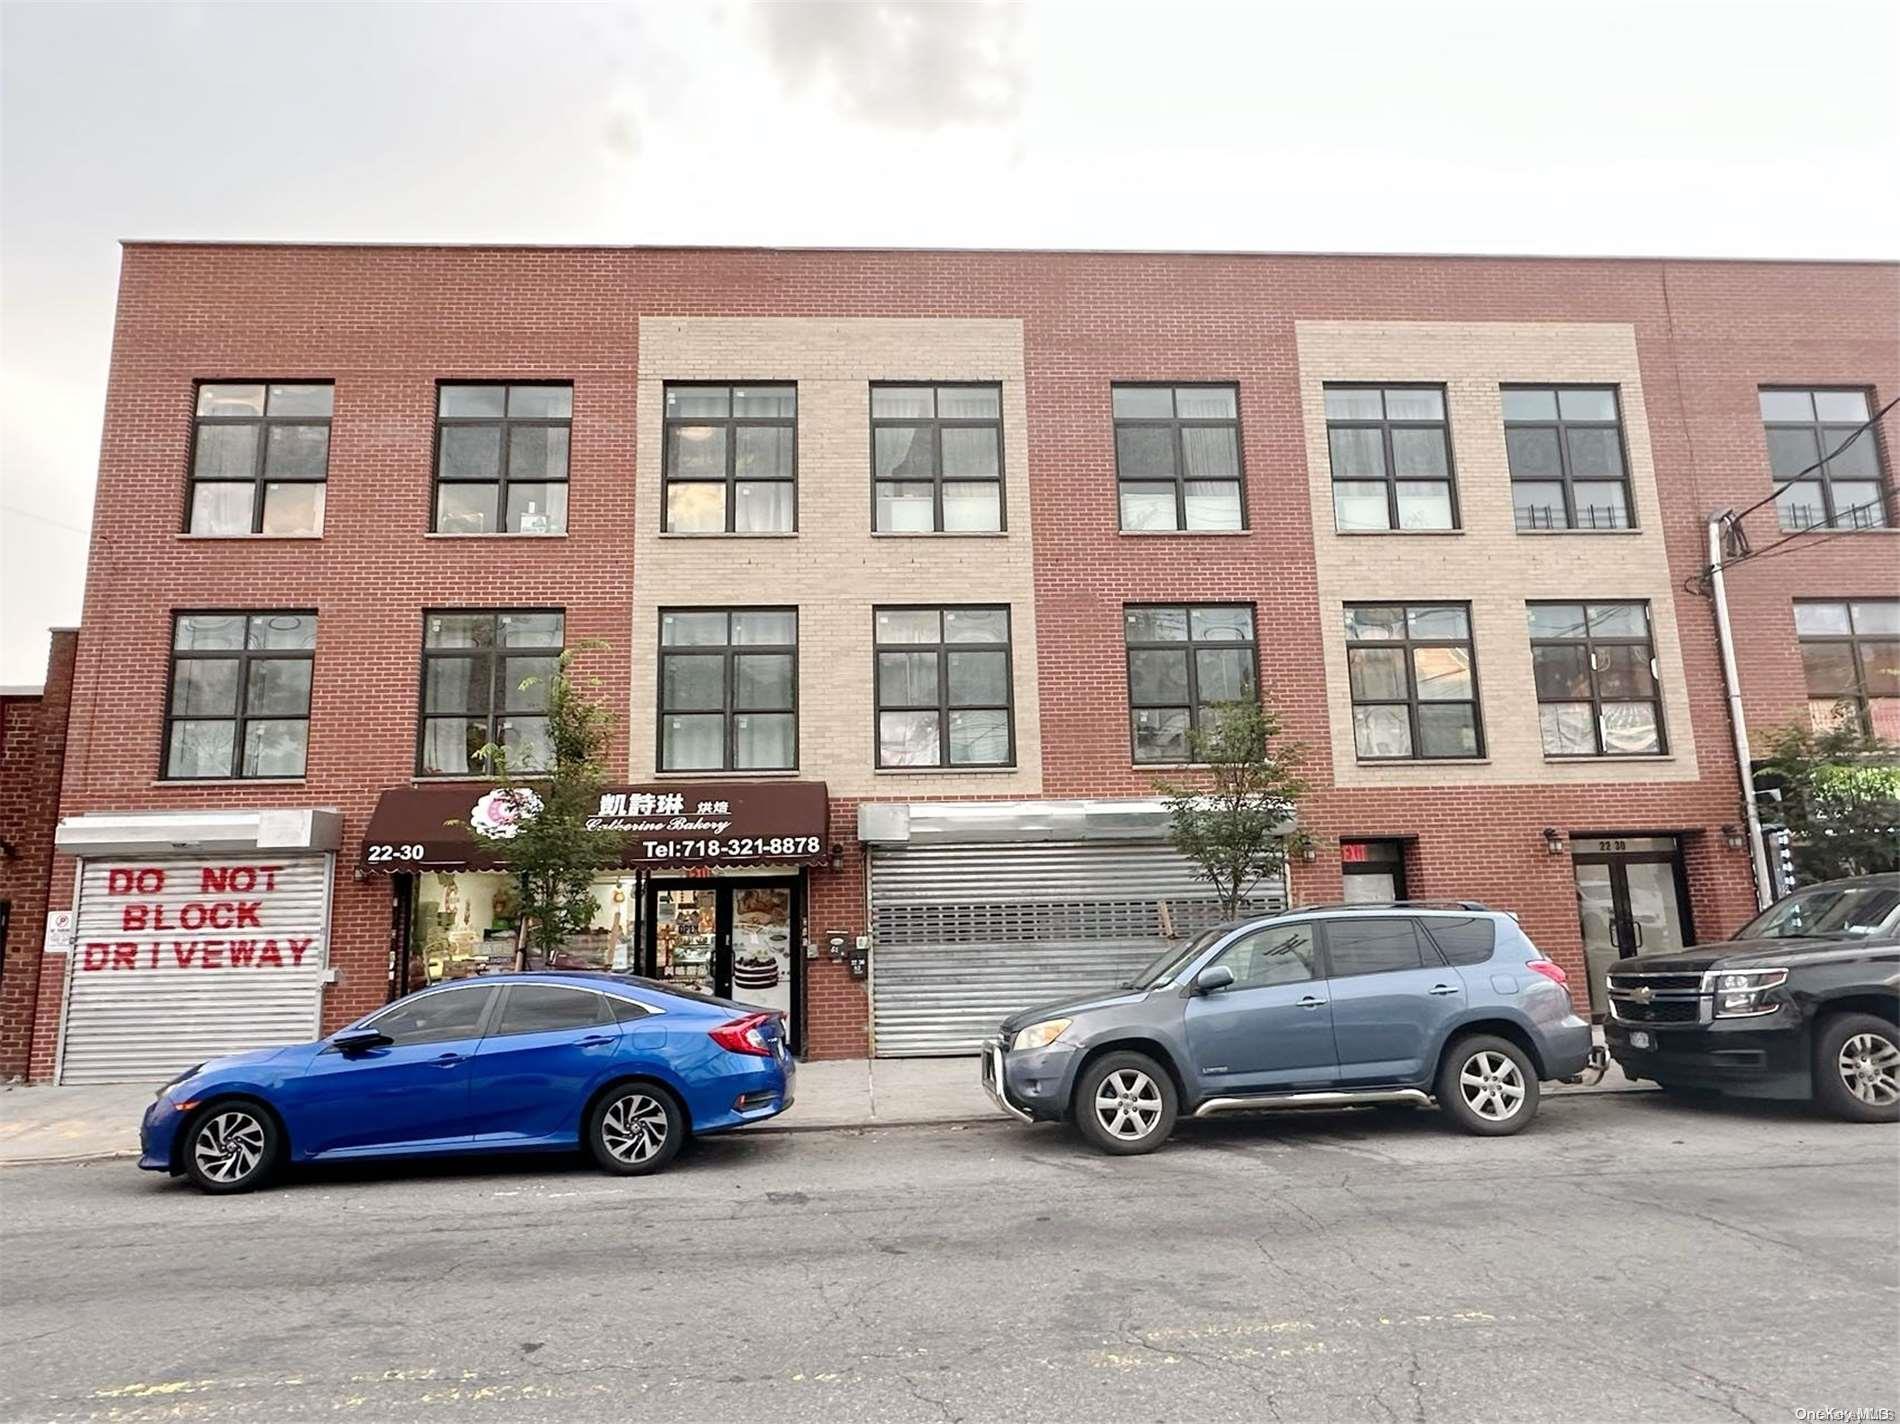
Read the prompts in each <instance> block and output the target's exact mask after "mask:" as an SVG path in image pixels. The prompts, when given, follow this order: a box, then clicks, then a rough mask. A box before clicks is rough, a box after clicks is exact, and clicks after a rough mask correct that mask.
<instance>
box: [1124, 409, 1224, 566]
mask: <svg viewBox="0 0 1900 1424" xmlns="http://www.w3.org/2000/svg"><path fill="white" fill-rule="evenodd" d="M1110 399H1111V402H1112V404H1113V408H1114V416H1115V483H1116V486H1117V490H1118V493H1119V496H1120V500H1121V527H1122V528H1123V529H1129V530H1144V531H1146V530H1167V529H1174V530H1187V531H1190V532H1192V531H1198V530H1208V529H1245V528H1246V527H1247V514H1246V501H1245V500H1244V499H1243V498H1242V496H1241V473H1240V389H1239V387H1237V386H1233V385H1197V386H1155V385H1118V386H1115V387H1113V388H1111V390H1110Z"/></svg>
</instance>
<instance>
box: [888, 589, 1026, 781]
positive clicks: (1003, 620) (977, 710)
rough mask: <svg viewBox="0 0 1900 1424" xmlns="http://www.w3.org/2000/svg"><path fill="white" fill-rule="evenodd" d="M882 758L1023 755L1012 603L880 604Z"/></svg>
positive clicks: (909, 760) (898, 761) (893, 762)
mask: <svg viewBox="0 0 1900 1424" xmlns="http://www.w3.org/2000/svg"><path fill="white" fill-rule="evenodd" d="M872 616H873V624H874V628H875V632H876V644H877V648H876V657H877V764H878V765H879V766H880V767H919V766H1010V765H1013V764H1014V763H1015V760H1016V745H1015V730H1014V727H1013V718H1012V713H1013V709H1014V707H1015V701H1014V696H1013V692H1012V687H1011V680H1010V644H1009V609H1007V608H879V609H876V610H874V612H873V615H872Z"/></svg>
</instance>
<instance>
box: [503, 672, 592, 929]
mask: <svg viewBox="0 0 1900 1424" xmlns="http://www.w3.org/2000/svg"><path fill="white" fill-rule="evenodd" d="M596 646H598V645H597V644H589V643H582V644H580V645H578V646H576V647H573V648H569V649H568V650H567V651H565V652H563V653H562V654H561V659H560V664H559V667H558V669H557V670H556V672H555V674H554V676H553V678H552V679H551V680H550V681H549V684H548V739H549V743H550V747H551V751H552V756H553V764H552V765H551V766H549V767H548V768H547V769H545V770H537V771H534V772H531V773H528V774H527V775H525V776H523V777H522V778H520V779H519V780H517V779H516V778H515V777H514V776H513V775H512V774H511V773H510V771H509V769H508V754H507V752H506V750H505V749H504V748H501V747H497V746H489V747H485V748H483V753H482V754H483V757H484V759H485V760H486V761H487V762H488V764H489V766H490V769H491V770H492V771H493V773H494V776H495V779H496V781H497V782H498V783H499V784H500V785H501V786H504V787H511V786H517V785H531V786H532V787H533V789H534V791H535V794H536V795H538V796H539V797H540V798H541V810H540V813H539V814H538V815H536V816H535V817H534V818H533V819H531V820H528V821H524V822H523V823H522V825H521V829H520V830H519V831H518V832H517V833H516V834H515V836H514V837H513V839H511V840H510V841H509V842H508V850H507V853H508V869H509V871H510V872H511V873H512V874H513V876H514V878H515V885H516V888H517V890H518V891H519V894H520V898H521V923H522V928H523V934H524V945H525V946H527V947H532V948H533V949H534V950H536V951H538V952H539V953H540V954H541V955H542V956H543V957H544V958H545V957H546V956H548V955H549V954H551V953H553V952H554V951H555V950H558V949H559V948H560V947H561V945H562V943H563V941H565V940H566V939H567V937H568V936H569V935H574V934H583V933H585V932H586V931H588V930H589V929H591V928H592V927H593V921H594V914H595V905H594V891H593V886H594V878H595V876H596V875H597V874H598V873H599V872H600V871H602V870H606V869H610V868H612V867H614V866H616V865H618V864H619V861H620V852H621V849H622V842H623V840H624V839H625V838H624V837H623V836H621V835H620V834H618V833H616V832H612V831H597V830H592V829H590V828H589V827H588V825H587V821H588V818H589V817H590V816H592V815H593V814H594V813H595V811H596V810H597V809H598V808H599V806H600V788H601V784H602V781H603V779H604V776H605V770H604V767H603V764H602V763H603V759H604V758H605V756H606V753H607V746H608V743H609V741H610V739H611V737H612V733H613V725H614V716H613V713H612V712H610V711H609V710H608V709H607V708H606V706H605V705H604V704H603V703H602V702H601V701H600V700H599V679H598V678H596V677H593V676H591V675H590V676H587V677H581V676H579V675H578V674H577V673H576V671H575V667H574V662H575V658H576V656H577V655H578V654H580V653H583V652H586V651H590V650H591V649H592V648H593V647H596Z"/></svg>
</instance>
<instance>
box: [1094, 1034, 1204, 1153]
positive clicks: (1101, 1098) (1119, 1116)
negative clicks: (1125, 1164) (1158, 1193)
mask: <svg viewBox="0 0 1900 1424" xmlns="http://www.w3.org/2000/svg"><path fill="white" fill-rule="evenodd" d="M1071 1106H1072V1108H1073V1111H1074V1115H1075V1125H1076V1127H1077V1128H1079V1129H1080V1130H1081V1133H1082V1135H1083V1136H1084V1137H1086V1138H1087V1139H1088V1140H1089V1141H1090V1142H1091V1143H1092V1144H1094V1145H1095V1146H1096V1147H1099V1148H1101V1150H1102V1151H1104V1152H1107V1153H1110V1154H1112V1155H1114V1156H1117V1157H1133V1156H1136V1155H1138V1154H1140V1153H1143V1152H1153V1151H1154V1150H1155V1149H1156V1148H1157V1147H1159V1146H1160V1145H1161V1144H1162V1143H1164V1142H1166V1141H1167V1140H1168V1134H1169V1133H1171V1132H1173V1131H1174V1121H1175V1117H1176V1116H1177V1115H1178V1113H1179V1111H1180V1104H1179V1103H1178V1102H1177V1100H1176V1097H1175V1092H1174V1080H1173V1079H1172V1078H1170V1077H1169V1076H1168V1070H1167V1069H1165V1068H1163V1067H1162V1066H1161V1065H1160V1064H1159V1063H1157V1062H1155V1061H1154V1059H1152V1058H1150V1057H1148V1055H1147V1054H1145V1053H1109V1054H1105V1055H1104V1056H1102V1057H1101V1058H1098V1059H1096V1060H1095V1061H1094V1062H1093V1063H1091V1064H1089V1065H1088V1067H1086V1068H1084V1069H1083V1070H1082V1073H1081V1076H1080V1077H1078V1078H1077V1079H1076V1082H1075V1096H1074V1098H1073V1099H1072V1100H1071Z"/></svg>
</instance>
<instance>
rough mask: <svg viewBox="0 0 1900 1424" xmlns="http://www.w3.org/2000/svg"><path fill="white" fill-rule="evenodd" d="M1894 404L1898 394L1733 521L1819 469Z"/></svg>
mask: <svg viewBox="0 0 1900 1424" xmlns="http://www.w3.org/2000/svg"><path fill="white" fill-rule="evenodd" d="M1896 405H1900V396H1895V397H1894V398H1893V399H1892V400H1890V401H1888V402H1887V403H1886V404H1885V405H1883V406H1882V407H1881V408H1880V409H1879V410H1877V411H1875V412H1874V413H1873V416H1872V418H1871V419H1869V420H1866V421H1864V422H1862V423H1861V424H1860V425H1857V426H1855V427H1854V433H1853V434H1852V435H1849V436H1848V437H1847V438H1846V439H1845V440H1843V441H1841V443H1840V444H1839V445H1836V446H1835V447H1834V448H1833V449H1832V450H1830V451H1828V453H1827V454H1825V455H1823V456H1822V457H1821V458H1820V459H1818V460H1816V461H1815V462H1814V463H1813V464H1812V465H1809V466H1808V467H1807V468H1806V469H1805V470H1797V471H1796V472H1795V473H1794V474H1792V475H1790V476H1788V478H1787V479H1786V480H1784V481H1782V483H1780V484H1778V485H1776V486H1775V487H1774V488H1773V489H1771V490H1769V491H1768V493H1767V494H1766V495H1764V496H1763V497H1762V498H1760V499H1758V500H1756V501H1755V502H1754V503H1753V504H1751V505H1749V506H1748V508H1747V509H1744V510H1743V511H1742V512H1741V513H1740V514H1737V515H1735V516H1734V522H1735V523H1737V524H1740V523H1741V522H1742V521H1743V520H1744V519H1746V518H1748V516H1749V515H1751V514H1753V513H1754V512H1755V511H1756V510H1758V509H1760V508H1761V507H1762V506H1763V505H1764V504H1767V503H1768V502H1769V501H1770V500H1773V499H1779V498H1780V497H1781V493H1782V491H1784V490H1785V489H1787V488H1788V486H1789V485H1792V484H1793V483H1794V482H1795V481H1796V480H1800V479H1805V478H1806V477H1807V476H1809V475H1811V474H1813V473H1814V472H1815V471H1816V470H1818V469H1820V468H1821V466H1823V465H1825V464H1826V463H1827V462H1828V461H1829V460H1832V459H1833V458H1834V457H1835V456H1836V455H1838V454H1840V453H1841V451H1843V450H1845V449H1846V448H1847V447H1848V446H1849V445H1852V444H1853V443H1854V442H1855V441H1856V440H1858V439H1860V437H1861V436H1863V435H1865V434H1866V433H1867V432H1868V431H1869V430H1872V429H1873V428H1874V427H1875V426H1876V425H1878V424H1880V422H1881V420H1882V418H1883V417H1885V415H1886V414H1887V412H1888V411H1890V410H1892V409H1893V408H1894V407H1895V406H1896Z"/></svg>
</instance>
